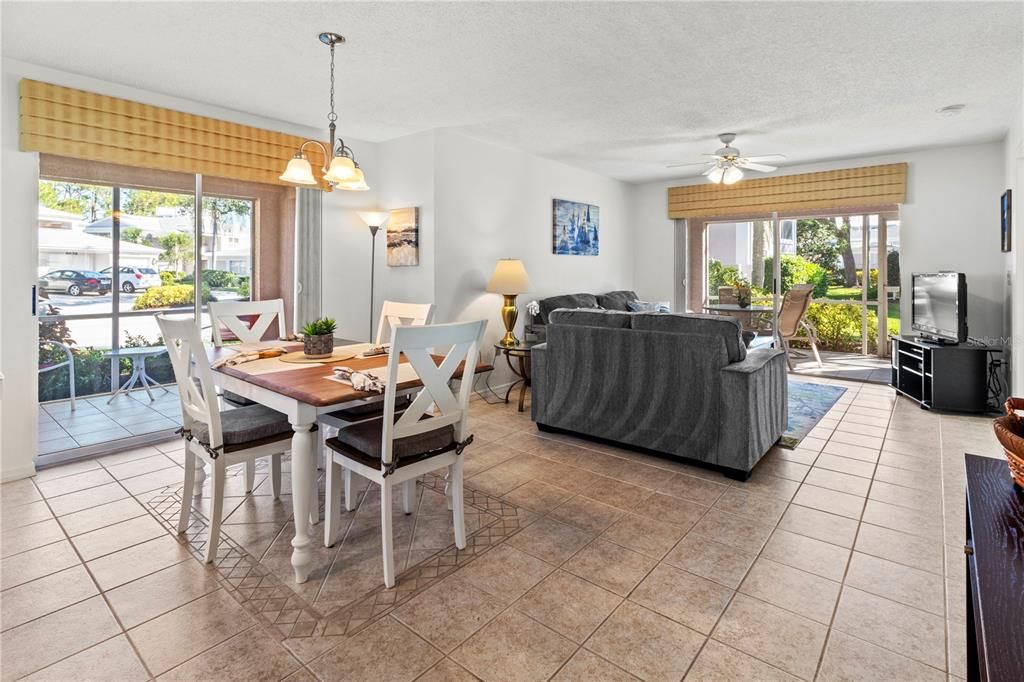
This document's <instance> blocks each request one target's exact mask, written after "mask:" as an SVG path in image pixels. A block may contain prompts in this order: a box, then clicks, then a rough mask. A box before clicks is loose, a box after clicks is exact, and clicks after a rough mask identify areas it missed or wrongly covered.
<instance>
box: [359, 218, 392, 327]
mask: <svg viewBox="0 0 1024 682" xmlns="http://www.w3.org/2000/svg"><path fill="white" fill-rule="evenodd" d="M389 215H390V214H389V213H388V212H387V211H359V217H360V218H361V219H362V221H363V222H364V223H366V226H367V227H368V228H370V336H369V337H368V338H369V341H370V343H373V342H374V339H373V271H374V267H375V266H376V264H377V230H379V229H380V228H381V227H383V226H384V224H385V223H387V222H388V216H389Z"/></svg>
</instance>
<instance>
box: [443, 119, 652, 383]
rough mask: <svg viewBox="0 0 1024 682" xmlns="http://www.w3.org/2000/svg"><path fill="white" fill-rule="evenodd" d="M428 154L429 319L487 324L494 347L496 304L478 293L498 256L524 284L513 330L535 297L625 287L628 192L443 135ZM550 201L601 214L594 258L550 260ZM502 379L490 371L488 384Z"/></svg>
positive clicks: (629, 273) (590, 176)
mask: <svg viewBox="0 0 1024 682" xmlns="http://www.w3.org/2000/svg"><path fill="white" fill-rule="evenodd" d="M435 153H436V159H437V165H436V168H435V175H434V177H435V192H436V213H435V217H434V219H435V225H436V237H437V251H436V261H435V270H436V279H435V293H436V302H437V319H438V320H443V321H455V320H466V319H481V318H483V319H487V320H488V321H489V324H488V331H487V343H488V346H489V345H490V344H491V343H494V342H496V341H497V340H498V339H499V338H500V337H501V336H502V334H503V333H504V326H503V324H502V322H501V318H500V314H499V312H500V307H501V297H500V296H499V295H498V294H488V293H486V292H485V291H484V289H485V287H486V285H487V281H488V280H489V279H490V276H491V273H492V271H493V270H494V265H495V263H496V262H497V261H498V259H500V258H519V259H521V260H522V261H523V264H524V265H525V267H526V271H527V273H528V274H529V276H530V282H531V285H532V287H531V289H532V290H531V291H529V292H526V293H524V294H523V295H521V296H520V297H519V299H518V301H519V303H520V321H519V325H518V326H519V328H520V329H521V327H522V323H523V320H524V319H525V317H526V314H525V312H524V308H525V306H526V303H528V302H529V301H532V300H534V299H539V298H544V297H546V296H553V295H555V294H564V293H572V292H592V293H603V292H605V291H610V290H613V289H623V288H630V287H631V285H632V283H633V241H632V236H633V234H634V232H635V228H634V226H633V225H632V224H631V223H630V215H631V210H630V208H631V198H632V188H631V186H630V185H628V184H626V183H623V182H620V181H618V180H612V179H610V178H606V177H603V176H600V175H597V174H595V173H591V172H589V171H584V170H581V169H578V168H574V167H572V166H567V165H565V164H562V163H558V162H555V161H550V160H548V159H543V158H540V157H537V156H533V155H530V154H527V153H524V152H521V151H516V150H512V149H508V148H505V147H501V146H497V145H494V144H490V143H487V142H482V141H479V140H476V139H473V138H470V137H467V136H464V135H460V134H456V133H453V132H449V131H439V132H438V133H437V137H436V149H435ZM554 198H560V199H571V200H573V201H580V202H586V203H589V204H596V205H597V206H599V207H600V209H601V216H600V217H601V224H600V255H598V256H556V255H553V254H552V252H551V251H552V220H551V208H552V199H554ZM517 333H518V332H517ZM485 357H486V355H485ZM503 378H507V375H506V374H504V373H503V372H498V373H496V375H495V377H494V379H493V382H492V383H500V381H501V380H502V379H503Z"/></svg>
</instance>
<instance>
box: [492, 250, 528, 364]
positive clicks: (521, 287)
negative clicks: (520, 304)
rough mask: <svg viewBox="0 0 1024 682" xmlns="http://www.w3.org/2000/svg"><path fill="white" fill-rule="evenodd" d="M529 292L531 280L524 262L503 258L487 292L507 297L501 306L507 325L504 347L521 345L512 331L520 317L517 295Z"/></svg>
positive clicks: (503, 340)
mask: <svg viewBox="0 0 1024 682" xmlns="http://www.w3.org/2000/svg"><path fill="white" fill-rule="evenodd" d="M529 290H530V278H529V276H527V274H526V268H524V267H523V261H521V260H519V259H518V258H502V259H501V260H499V261H498V264H497V265H495V266H494V274H493V275H491V281H490V282H488V283H487V291H489V292H490V293H492V294H501V295H502V296H504V297H505V302H504V303H503V304H502V306H501V319H502V321H503V322H504V323H505V336H504V337H502V339H501V341H499V343H500V344H501V345H502V346H518V345H519V339H517V338H516V335H515V333H514V332H513V331H512V330H513V329H514V328H515V326H516V319H517V318H518V317H519V309H518V308H516V295H517V294H521V293H523V292H526V291H529Z"/></svg>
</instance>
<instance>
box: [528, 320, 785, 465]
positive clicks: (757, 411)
mask: <svg viewBox="0 0 1024 682" xmlns="http://www.w3.org/2000/svg"><path fill="white" fill-rule="evenodd" d="M547 321H548V324H547V325H546V326H547V329H546V332H547V341H546V342H545V343H543V344H540V345H537V346H534V348H533V353H532V356H533V357H532V360H533V370H532V375H533V376H532V379H533V413H532V416H533V421H535V422H536V423H537V426H538V427H539V428H540V429H541V430H546V431H563V432H570V433H575V434H579V435H583V436H588V437H592V438H597V439H601V440H605V441H610V442H614V443H618V444H622V445H626V446H631V447H635V448H641V449H644V450H649V451H653V452H656V453H661V454H666V455H672V456H674V457H680V458H685V459H689V460H697V461H699V462H703V463H705V464H707V465H710V466H712V467H714V468H717V469H719V470H721V471H722V472H723V473H725V474H726V475H727V476H730V477H732V478H738V479H740V480H745V479H746V478H747V477H749V476H750V472H751V470H752V469H753V468H754V465H755V464H757V462H758V460H760V459H761V457H763V456H764V454H765V453H766V452H767V451H768V449H769V448H770V447H771V446H772V445H773V444H774V443H775V442H776V441H777V440H778V438H779V437H780V436H781V435H782V433H783V432H784V431H785V429H786V421H787V400H788V396H787V386H786V358H785V355H784V354H783V352H782V351H779V350H772V349H759V350H752V351H748V350H747V349H746V347H745V346H744V343H743V340H742V337H741V334H740V331H741V330H740V325H739V322H737V321H736V320H735V319H734V318H731V317H722V316H713V315H689V314H677V313H626V312H620V311H610V310H587V309H575V310H556V311H553V312H551V313H550V314H549V316H548V320H547Z"/></svg>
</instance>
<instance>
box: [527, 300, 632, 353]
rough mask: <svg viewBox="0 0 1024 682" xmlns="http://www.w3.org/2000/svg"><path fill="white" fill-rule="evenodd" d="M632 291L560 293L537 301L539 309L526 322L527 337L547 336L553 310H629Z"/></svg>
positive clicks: (534, 339) (540, 339) (537, 339)
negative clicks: (549, 319)
mask: <svg viewBox="0 0 1024 682" xmlns="http://www.w3.org/2000/svg"><path fill="white" fill-rule="evenodd" d="M636 300H638V299H637V295H636V293H635V292H633V291H626V290H623V291H609V292H608V293H606V294H597V295H595V294H562V295H560V296H551V297H549V298H542V299H540V300H539V301H537V306H538V307H539V308H540V311H539V312H538V313H537V314H536V315H531V316H530V319H529V320H528V321H527V323H526V328H525V331H526V335H527V338H528V339H530V340H532V341H543V340H544V339H545V338H546V337H547V324H548V317H549V316H550V315H551V312H552V311H554V310H559V309H561V308H570V309H576V308H584V309H595V310H601V309H604V310H620V311H623V312H625V311H627V310H629V303H630V302H631V301H636Z"/></svg>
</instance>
